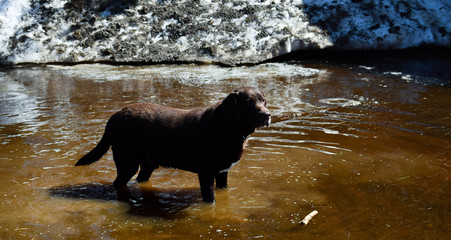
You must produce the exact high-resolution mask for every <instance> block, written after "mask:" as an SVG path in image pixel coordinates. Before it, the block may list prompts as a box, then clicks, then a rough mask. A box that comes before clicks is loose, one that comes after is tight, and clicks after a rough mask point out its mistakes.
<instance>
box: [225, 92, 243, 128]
mask: <svg viewBox="0 0 451 240" xmlns="http://www.w3.org/2000/svg"><path fill="white" fill-rule="evenodd" d="M239 92H240V91H239V90H235V91H233V92H231V93H230V94H229V95H228V96H227V97H226V98H225V99H224V100H223V101H222V103H221V105H222V109H224V111H223V112H224V113H225V114H227V115H229V118H230V119H233V120H234V121H239V120H240V119H241V112H240V111H239V99H238V97H239V96H238V95H239Z"/></svg>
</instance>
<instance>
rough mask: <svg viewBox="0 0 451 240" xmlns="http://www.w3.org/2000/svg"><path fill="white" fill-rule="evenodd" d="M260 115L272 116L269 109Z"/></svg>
mask: <svg viewBox="0 0 451 240" xmlns="http://www.w3.org/2000/svg"><path fill="white" fill-rule="evenodd" d="M260 115H261V116H262V117H266V118H269V117H271V113H269V112H268V111H264V112H261V113H260Z"/></svg>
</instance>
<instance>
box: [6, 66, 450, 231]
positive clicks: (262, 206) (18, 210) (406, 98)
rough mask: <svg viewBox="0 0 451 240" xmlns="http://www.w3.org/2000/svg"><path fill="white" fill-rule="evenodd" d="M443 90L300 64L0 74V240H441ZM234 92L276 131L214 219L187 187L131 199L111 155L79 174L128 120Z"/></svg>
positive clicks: (446, 97)
mask: <svg viewBox="0 0 451 240" xmlns="http://www.w3.org/2000/svg"><path fill="white" fill-rule="evenodd" d="M446 77H447V76H446ZM446 77H443V78H441V77H440V75H438V76H437V75H433V76H427V75H415V74H412V73H409V72H404V71H391V70H390V71H378V70H377V69H375V68H374V67H373V66H367V65H358V64H357V65H352V66H337V65H330V64H329V65H327V64H313V63H297V62H291V63H267V64H262V65H257V66H252V67H235V68H227V67H220V66H215V65H205V66H203V65H154V66H110V65H100V64H90V65H75V66H52V65H49V66H42V67H41V66H23V67H17V68H5V69H0V213H1V214H0V239H150V238H152V239H198V238H199V239H406V238H410V239H448V238H449V237H450V229H451V209H450V207H451V201H450V199H451V198H450V197H451V194H450V193H451V187H450V176H451V174H450V170H451V110H450V107H451V105H450V103H451V88H450V85H449V82H448V81H449V79H446ZM240 86H256V87H259V88H261V89H262V90H263V91H264V92H265V93H266V96H267V99H268V108H269V109H270V111H271V112H272V114H273V116H275V117H274V119H273V124H272V125H271V126H269V127H266V128H262V129H260V130H258V131H257V132H256V133H255V134H253V135H252V136H251V138H250V141H249V144H248V148H247V150H246V152H245V155H244V157H243V158H242V160H241V161H240V162H239V163H238V164H237V165H235V166H234V167H233V168H232V169H231V172H230V175H229V189H228V190H216V200H217V201H216V203H215V204H214V205H206V204H203V203H202V202H201V196H200V192H199V185H198V180H197V176H196V175H195V174H192V173H188V172H184V171H179V170H173V169H162V168H160V169H158V170H156V171H155V172H154V174H153V175H152V177H151V180H150V181H149V182H147V183H143V184H138V183H136V182H130V183H129V185H128V188H129V190H130V193H129V194H126V195H125V196H124V195H123V194H119V195H118V193H117V192H116V191H115V190H114V188H113V187H112V185H111V183H112V181H113V180H114V179H115V176H116V170H115V167H114V163H113V161H112V155H111V152H109V153H108V154H107V155H105V156H104V157H103V158H102V160H100V161H99V162H96V163H94V164H92V165H90V166H87V167H74V166H73V165H74V164H75V162H76V161H77V160H78V159H79V158H80V157H81V156H82V155H83V154H85V153H86V152H88V151H89V150H90V149H92V148H93V147H94V146H95V144H96V143H97V142H98V140H99V139H100V137H101V135H102V133H103V129H104V127H105V124H106V121H107V119H108V118H109V117H110V116H111V114H112V113H114V112H115V111H118V110H119V109H121V108H122V107H123V106H125V105H127V104H130V103H135V102H152V103H157V104H162V105H167V106H172V107H180V108H191V107H200V106H208V105H210V104H212V103H214V102H216V101H219V100H221V99H223V98H224V97H225V96H226V95H227V94H228V93H229V92H230V91H232V90H233V89H235V88H237V87H240ZM289 115H291V117H282V116H289ZM174 151H177V149H174ZM313 210H317V211H318V212H319V213H318V215H316V216H315V217H314V218H313V219H312V220H311V221H310V223H309V224H308V225H306V226H301V225H300V224H299V221H301V220H302V218H303V217H304V216H305V215H307V214H308V213H310V212H312V211H313Z"/></svg>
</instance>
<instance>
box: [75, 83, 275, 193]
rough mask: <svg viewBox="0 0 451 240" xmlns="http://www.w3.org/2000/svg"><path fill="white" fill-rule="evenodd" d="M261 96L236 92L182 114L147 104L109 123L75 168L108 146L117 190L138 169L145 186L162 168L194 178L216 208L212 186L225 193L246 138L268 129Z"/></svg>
mask: <svg viewBox="0 0 451 240" xmlns="http://www.w3.org/2000/svg"><path fill="white" fill-rule="evenodd" d="M270 120H271V117H270V114H269V112H268V110H267V109H266V101H265V96H264V95H263V93H262V91H260V90H259V89H257V88H251V87H245V88H239V89H236V90H235V91H233V92H232V93H230V94H229V95H228V96H227V97H226V98H225V99H224V100H223V101H221V102H218V103H216V104H214V105H212V106H210V107H207V108H195V109H191V110H183V109H177V108H170V107H164V106H159V105H155V104H150V103H137V104H132V105H130V106H127V107H125V108H123V109H122V110H121V111H119V112H117V113H115V114H113V116H111V118H110V119H109V121H108V123H107V125H106V128H105V133H104V134H103V137H102V139H101V140H100V142H99V144H98V145H97V146H96V147H95V148H94V149H93V150H92V151H91V152H89V153H88V154H87V155H85V156H84V157H82V158H81V159H80V160H79V161H78V162H77V163H76V164H75V165H76V166H79V165H86V164H90V163H93V162H95V161H97V160H99V159H100V158H101V157H102V156H103V155H104V154H105V153H106V152H107V151H108V149H109V147H110V146H112V149H113V158H114V162H115V163H116V168H117V178H116V180H115V181H114V183H113V184H114V186H116V187H120V186H124V185H126V184H127V182H128V181H129V180H130V179H131V178H132V177H133V176H134V175H135V174H136V172H137V171H138V168H139V169H140V171H139V174H138V177H137V178H136V179H137V181H138V182H143V181H147V180H148V179H149V178H150V175H151V174H152V172H153V170H155V169H156V168H158V167H160V166H162V167H168V168H177V169H182V170H187V171H191V172H194V173H197V174H198V177H199V182H200V188H201V193H202V198H203V201H205V202H214V191H213V185H214V181H215V179H216V187H218V188H227V174H228V171H229V169H230V167H232V166H233V164H235V163H236V162H238V161H239V160H240V158H241V156H242V155H243V151H244V148H245V146H246V142H247V139H248V136H249V135H250V134H251V133H253V132H254V131H255V129H256V128H258V127H263V126H267V125H269V123H270Z"/></svg>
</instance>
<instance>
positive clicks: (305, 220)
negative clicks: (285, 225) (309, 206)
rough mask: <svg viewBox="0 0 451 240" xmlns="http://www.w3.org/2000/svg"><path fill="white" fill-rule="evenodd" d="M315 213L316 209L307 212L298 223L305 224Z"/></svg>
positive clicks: (316, 212)
mask: <svg viewBox="0 0 451 240" xmlns="http://www.w3.org/2000/svg"><path fill="white" fill-rule="evenodd" d="M316 214H318V211H316V210H315V211H313V212H311V213H309V214H308V215H307V216H305V218H304V219H302V221H300V222H299V223H300V224H301V225H307V223H308V222H309V221H310V220H311V219H312V218H313V217H314V216H315V215H316Z"/></svg>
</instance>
